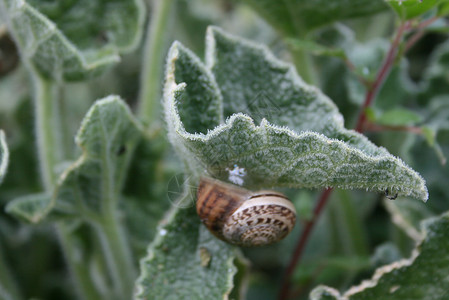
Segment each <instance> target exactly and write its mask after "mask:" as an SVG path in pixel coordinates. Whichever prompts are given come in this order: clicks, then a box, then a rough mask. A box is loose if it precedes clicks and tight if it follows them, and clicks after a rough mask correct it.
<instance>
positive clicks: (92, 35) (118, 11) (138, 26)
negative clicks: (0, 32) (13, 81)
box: [0, 0, 144, 80]
mask: <svg viewBox="0 0 449 300" xmlns="http://www.w3.org/2000/svg"><path fill="white" fill-rule="evenodd" d="M0 13H1V16H2V19H3V20H4V21H6V23H7V25H8V27H9V30H10V32H11V33H12V35H13V36H14V39H15V40H16V43H17V45H18V47H19V48H20V52H21V55H22V58H23V59H26V60H29V61H30V62H31V63H32V64H33V65H34V66H35V67H36V68H37V69H38V70H39V71H40V72H41V73H42V74H44V75H45V76H47V77H52V78H53V79H61V78H64V79H66V80H78V79H82V78H85V77H88V76H93V75H95V74H99V73H100V72H102V71H103V70H104V69H105V67H107V66H109V65H111V64H112V63H115V62H117V61H119V60H120V57H119V54H120V53H122V52H127V51H130V50H132V49H134V48H135V47H136V46H137V44H138V43H139V40H140V37H141V34H142V32H141V31H142V27H143V22H144V6H143V3H142V1H141V0H131V1H130V0H116V1H113V2H105V1H98V0H95V1H94V0H77V1H51V2H49V1H42V0H28V1H25V0H1V1H0Z"/></svg>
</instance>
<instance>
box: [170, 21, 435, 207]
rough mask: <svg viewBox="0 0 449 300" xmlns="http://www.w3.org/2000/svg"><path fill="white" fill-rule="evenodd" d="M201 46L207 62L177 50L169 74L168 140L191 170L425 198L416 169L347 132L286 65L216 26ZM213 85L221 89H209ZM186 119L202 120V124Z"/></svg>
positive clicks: (256, 183)
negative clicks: (241, 173)
mask: <svg viewBox="0 0 449 300" xmlns="http://www.w3.org/2000/svg"><path fill="white" fill-rule="evenodd" d="M206 41H207V45H206V48H207V50H206V61H207V64H206V65H204V64H203V63H201V62H200V61H199V59H198V58H196V57H195V55H194V54H192V53H191V52H190V51H188V50H187V49H185V48H184V47H183V46H182V45H180V44H179V43H175V44H174V45H173V46H172V48H171V50H170V53H169V58H168V63H167V72H166V74H167V77H166V87H165V93H164V106H165V113H166V121H167V124H168V130H169V137H170V140H171V142H172V144H173V145H174V146H175V148H176V149H177V151H178V152H179V153H180V156H181V157H182V158H183V159H184V161H185V162H186V163H187V164H188V165H189V168H190V169H191V170H192V171H193V172H197V174H200V173H201V172H203V171H204V169H206V170H207V171H208V172H209V174H210V175H212V176H214V177H218V178H223V179H225V178H226V177H227V176H228V175H229V173H228V170H230V169H233V168H234V166H238V167H239V168H244V169H245V172H246V177H244V178H243V179H244V181H245V184H246V185H247V186H250V187H258V188H260V187H264V188H266V187H270V186H279V187H280V186H288V187H296V188H301V187H306V188H321V187H329V186H332V187H339V188H361V189H368V190H373V191H381V192H384V191H385V189H387V188H388V189H389V191H390V192H391V193H398V194H400V195H407V196H413V197H416V198H419V199H422V200H426V199H427V189H426V187H425V183H424V180H423V179H422V178H421V177H420V176H419V175H418V174H417V173H416V172H415V171H413V170H412V169H410V168H409V167H407V166H406V165H405V164H404V163H403V162H402V161H401V160H400V159H398V158H396V157H394V156H392V155H390V154H389V153H388V152H387V151H386V150H385V149H383V148H379V147H376V146H375V145H374V144H372V143H371V142H370V141H368V140H367V139H366V138H365V137H364V136H363V135H361V134H358V133H356V132H354V131H352V130H347V129H345V128H344V127H343V117H342V116H341V114H340V113H339V112H338V110H337V108H336V106H335V105H334V104H333V103H332V102H331V100H330V99H328V98H327V97H326V96H325V95H324V94H322V93H321V92H320V91H319V90H318V89H316V88H314V87H311V86H309V85H307V84H305V83H304V82H303V81H302V80H301V79H300V78H299V77H298V75H297V74H296V72H295V70H294V68H293V67H292V66H290V65H288V64H285V63H283V62H281V61H279V60H277V59H276V58H274V57H273V56H272V54H271V53H270V52H269V51H268V50H267V49H266V48H265V47H262V46H260V45H255V44H252V43H250V42H248V41H245V40H242V39H238V38H235V37H232V36H230V35H228V34H226V33H224V32H222V31H221V30H219V29H216V28H210V29H209V30H208V35H207V39H206ZM178 78H181V79H178ZM198 78H200V80H198ZM205 82H206V83H207V84H205ZM215 86H217V87H218V90H212V89H211V87H215ZM214 95H218V96H215V97H214ZM198 99H205V100H204V101H199V100H198ZM181 104H182V105H181ZM186 106H189V110H186V109H184V107H186ZM221 107H222V108H223V116H224V118H227V120H226V121H225V122H224V123H221V124H220V125H218V126H217V124H218V123H219V120H220V119H219V118H218V120H217V118H216V117H214V116H215V115H216V114H217V113H221V112H220V110H218V109H217V108H221ZM244 113H245V114H244ZM203 115H204V118H203V117H202V116H203ZM214 118H215V119H214ZM193 120H202V121H203V123H201V124H202V125H201V127H196V126H198V124H200V122H199V121H193ZM257 122H260V123H259V125H256V124H255V123H257ZM184 124H196V125H195V126H193V125H192V126H190V127H186V126H185V125H184ZM206 128H207V131H206Z"/></svg>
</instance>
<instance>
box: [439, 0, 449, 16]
mask: <svg viewBox="0 0 449 300" xmlns="http://www.w3.org/2000/svg"><path fill="white" fill-rule="evenodd" d="M441 2H442V3H441V4H440V5H439V6H438V15H439V16H446V15H448V14H449V1H441Z"/></svg>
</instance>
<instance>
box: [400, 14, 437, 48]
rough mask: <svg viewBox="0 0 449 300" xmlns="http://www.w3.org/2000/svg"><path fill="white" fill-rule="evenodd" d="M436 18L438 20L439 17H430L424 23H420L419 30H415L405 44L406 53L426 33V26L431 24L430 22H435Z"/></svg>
mask: <svg viewBox="0 0 449 300" xmlns="http://www.w3.org/2000/svg"><path fill="white" fill-rule="evenodd" d="M436 20H438V17H433V18H430V19H428V20H426V21H424V22H422V23H420V24H419V25H418V26H417V27H416V29H418V31H417V32H415V33H414V34H413V35H412V36H411V37H410V38H409V39H408V41H407V43H406V44H405V46H404V53H406V52H407V51H409V50H410V48H412V47H413V46H414V45H415V44H416V42H418V41H419V40H420V39H421V38H422V37H423V36H424V34H425V33H426V32H425V28H426V27H427V26H429V25H430V24H432V23H433V22H435V21H436Z"/></svg>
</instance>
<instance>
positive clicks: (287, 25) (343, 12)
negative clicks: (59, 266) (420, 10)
mask: <svg viewBox="0 0 449 300" xmlns="http://www.w3.org/2000/svg"><path fill="white" fill-rule="evenodd" d="M246 2H247V3H248V4H249V5H250V6H252V7H253V8H254V9H255V10H256V11H257V12H259V13H260V14H261V15H262V17H264V18H265V19H266V20H267V21H268V22H269V23H271V24H272V25H273V26H274V27H275V28H277V29H278V30H279V31H281V32H282V33H283V34H284V35H286V36H297V37H298V36H299V37H301V38H302V37H304V36H305V34H306V33H307V32H309V31H311V30H313V29H316V28H318V27H321V26H324V25H328V24H331V23H333V22H336V21H342V20H345V19H350V18H356V17H364V16H369V15H373V14H376V13H378V12H381V11H383V10H385V9H386V8H387V7H386V5H385V3H384V2H383V1H380V0H371V1H370V0H355V1H350V2H348V1H344V0H338V1H332V2H329V1H316V0H287V1H282V2H278V1H277V2H273V1H270V0H246Z"/></svg>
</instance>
